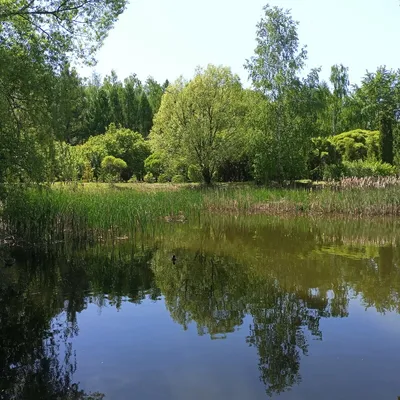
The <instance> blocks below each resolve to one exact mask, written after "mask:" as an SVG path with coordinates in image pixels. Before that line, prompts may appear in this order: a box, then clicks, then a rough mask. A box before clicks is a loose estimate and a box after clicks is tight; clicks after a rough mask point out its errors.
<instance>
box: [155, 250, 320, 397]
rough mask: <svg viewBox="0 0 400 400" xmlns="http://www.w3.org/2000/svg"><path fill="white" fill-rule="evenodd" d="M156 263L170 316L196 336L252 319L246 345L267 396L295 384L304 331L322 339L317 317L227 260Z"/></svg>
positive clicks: (200, 255)
mask: <svg viewBox="0 0 400 400" xmlns="http://www.w3.org/2000/svg"><path fill="white" fill-rule="evenodd" d="M164 259H165V257H162V258H160V259H158V260H157V261H158V262H156V263H155V273H156V281H157V283H158V285H159V286H160V288H161V290H162V292H163V293H164V295H165V302H166V304H167V308H168V310H169V311H170V313H171V316H172V317H173V318H174V319H175V320H176V321H177V322H179V323H180V324H181V325H182V326H183V327H184V328H185V329H187V327H188V324H189V323H190V322H192V321H194V322H195V323H196V325H197V330H198V332H199V334H209V335H210V336H211V338H214V337H215V335H218V334H220V335H221V334H224V335H226V334H228V333H230V332H233V331H234V329H235V327H238V326H240V325H242V323H243V318H244V316H245V315H246V314H250V315H251V316H252V317H253V323H252V324H251V326H250V333H249V335H248V338H247V342H248V343H249V344H250V345H251V346H254V347H256V348H257V352H258V355H259V369H260V379H261V380H262V381H263V383H264V385H265V386H266V391H267V393H268V394H270V395H271V394H272V393H280V392H283V391H285V390H286V389H288V388H290V387H291V386H292V385H294V384H296V383H299V382H300V373H299V369H300V355H301V354H306V353H307V347H308V345H307V339H306V333H305V331H306V330H308V331H309V332H310V333H311V334H312V335H314V336H318V337H320V336H321V333H320V331H319V319H320V316H319V315H318V312H316V311H315V310H311V309H309V308H308V307H307V305H306V303H305V302H303V301H302V300H300V299H299V298H298V297H297V296H296V295H295V294H289V293H286V292H285V291H284V290H282V288H281V287H280V286H279V284H278V283H277V282H276V281H273V280H271V279H258V280H257V278H256V277H254V276H253V275H252V274H250V273H249V271H248V270H246V268H243V266H242V265H239V264H237V263H235V262H234V261H232V260H229V259H227V258H223V257H217V256H215V255H208V254H207V253H205V252H201V251H198V252H196V253H194V254H190V253H185V254H182V256H181V257H179V264H177V265H172V264H167V263H165V262H162V261H161V260H164Z"/></svg>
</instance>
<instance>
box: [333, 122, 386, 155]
mask: <svg viewBox="0 0 400 400" xmlns="http://www.w3.org/2000/svg"><path fill="white" fill-rule="evenodd" d="M329 141H330V142H331V143H332V144H333V145H334V146H335V148H336V150H337V151H338V152H339V153H340V154H341V156H342V158H343V160H344V161H356V160H366V159H367V158H368V159H370V160H378V159H379V131H366V130H362V129H356V130H354V131H350V132H343V133H340V134H339V135H335V136H333V137H331V138H330V139H329Z"/></svg>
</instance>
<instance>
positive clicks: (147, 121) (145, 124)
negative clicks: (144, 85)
mask: <svg viewBox="0 0 400 400" xmlns="http://www.w3.org/2000/svg"><path fill="white" fill-rule="evenodd" d="M152 121H153V111H152V109H151V105H150V103H149V99H148V98H147V95H146V92H145V91H142V93H141V94H140V97H139V109H138V126H139V132H140V133H141V134H142V135H143V137H147V136H148V135H149V133H150V130H151V126H152Z"/></svg>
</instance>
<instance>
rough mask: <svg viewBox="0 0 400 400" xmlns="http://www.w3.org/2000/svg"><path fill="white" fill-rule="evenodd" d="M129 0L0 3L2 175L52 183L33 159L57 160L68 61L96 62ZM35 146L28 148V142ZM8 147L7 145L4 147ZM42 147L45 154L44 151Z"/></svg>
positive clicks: (49, 0)
mask: <svg viewBox="0 0 400 400" xmlns="http://www.w3.org/2000/svg"><path fill="white" fill-rule="evenodd" d="M125 5H126V0H102V1H93V0H89V1H79V0H43V1H40V2H38V1H30V0H18V1H10V0H6V1H2V2H1V4H0V120H1V122H0V133H1V136H2V141H3V142H4V143H5V146H4V148H3V149H2V150H1V151H0V153H1V154H0V163H1V167H0V171H1V174H2V176H0V179H1V180H4V177H5V174H6V171H10V172H11V174H12V175H14V176H15V175H16V174H17V173H18V174H19V173H20V172H21V171H22V172H23V174H25V175H26V176H29V177H30V178H32V179H33V180H36V181H37V180H43V179H46V177H45V175H44V174H43V173H42V171H43V169H42V168H41V166H40V165H39V164H38V163H36V162H33V163H32V164H31V163H28V162H27V160H34V159H35V158H37V153H35V151H36V150H37V151H39V153H40V154H42V155H46V154H47V155H51V152H49V151H48V149H49V142H51V140H52V139H53V138H54V137H55V136H56V133H57V131H58V128H55V127H56V126H57V124H56V123H55V120H54V118H55V117H57V118H58V117H59V115H60V114H59V113H54V112H52V110H51V108H50V107H49V105H50V104H52V103H53V102H54V99H55V98H56V95H55V91H56V90H57V86H58V85H57V78H58V77H59V76H60V71H62V69H63V66H65V64H66V62H68V61H71V60H74V61H82V62H84V63H91V62H92V61H93V60H94V54H95V52H96V50H97V49H98V48H99V47H100V46H101V45H102V43H103V41H104V39H105V37H106V36H107V33H108V31H109V30H110V29H111V27H112V26H113V24H114V23H115V21H116V19H117V18H118V16H119V15H120V14H121V13H122V12H123V10H124V9H125ZM30 140H31V141H33V142H34V143H35V146H26V143H27V141H30ZM2 147H3V146H2ZM38 147H40V149H39V148H38Z"/></svg>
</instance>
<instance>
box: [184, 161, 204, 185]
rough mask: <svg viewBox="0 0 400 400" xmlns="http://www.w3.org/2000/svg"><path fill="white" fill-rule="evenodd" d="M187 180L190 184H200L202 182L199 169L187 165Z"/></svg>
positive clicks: (195, 166)
mask: <svg viewBox="0 0 400 400" xmlns="http://www.w3.org/2000/svg"><path fill="white" fill-rule="evenodd" d="M188 178H189V180H190V181H191V182H201V181H202V180H203V176H202V174H201V170H200V167H198V166H197V165H193V164H192V165H189V168H188Z"/></svg>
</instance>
